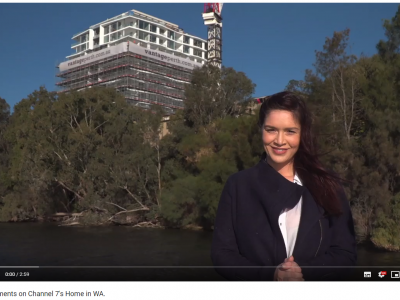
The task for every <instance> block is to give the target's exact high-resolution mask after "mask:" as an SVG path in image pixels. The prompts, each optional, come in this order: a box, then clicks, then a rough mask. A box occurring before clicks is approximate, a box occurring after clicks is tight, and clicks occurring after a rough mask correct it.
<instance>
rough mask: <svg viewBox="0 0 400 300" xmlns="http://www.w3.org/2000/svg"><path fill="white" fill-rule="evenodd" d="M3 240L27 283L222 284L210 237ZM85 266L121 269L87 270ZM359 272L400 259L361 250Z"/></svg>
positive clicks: (81, 233) (8, 262)
mask: <svg viewBox="0 0 400 300" xmlns="http://www.w3.org/2000/svg"><path fill="white" fill-rule="evenodd" d="M0 237H1V240H0V266H25V267H24V268H20V269H18V270H19V271H24V272H29V273H30V276H29V278H25V279H27V280H35V279H36V280H53V279H54V280H67V279H68V280H74V278H70V277H68V278H66V277H62V275H61V274H64V275H65V276H67V275H66V274H69V275H68V276H72V275H71V274H79V276H80V277H79V276H77V277H76V278H75V280H84V279H86V280H97V279H98V280H108V279H111V278H108V277H107V276H111V275H112V274H113V275H115V276H116V274H120V275H119V276H116V279H118V280H169V279H171V280H174V279H176V280H221V279H222V278H221V277H220V276H219V275H218V274H217V273H216V272H215V271H214V270H213V268H211V267H208V268H207V267H206V266H212V263H211V259H210V245H211V239H212V233H211V232H203V231H190V230H172V229H143V228H132V227H122V226H121V227H115V226H108V227H60V226H57V225H56V224H49V223H47V224H45V223H2V224H0ZM28 266H43V267H45V266H47V267H56V266H62V267H63V268H51V269H40V270H37V269H31V268H27V267H28ZM82 266H87V267H99V266H103V267H111V266H119V267H122V268H119V269H116V268H97V269H96V268H86V269H83V268H82ZM132 266H136V267H137V266H143V267H144V268H139V269H136V271H135V272H134V271H133V270H132V268H127V267H132ZM194 266H201V268H200V269H199V268H196V270H197V271H196V272H197V273H196V272H194V271H193V269H191V268H190V267H194ZM358 266H360V271H362V270H361V269H363V268H362V267H361V266H366V267H371V268H372V269H373V270H375V269H376V270H378V266H400V253H393V252H385V251H379V250H376V249H374V248H373V247H372V246H367V245H359V246H358ZM373 266H375V268H373ZM67 267H70V268H67ZM71 267H73V268H71ZM150 267H151V268H150ZM367 269H368V268H367ZM3 270H4V271H10V270H11V269H7V268H3ZM12 270H13V271H15V270H14V269H12ZM18 270H17V271H18ZM398 270H400V267H399V268H398ZM2 273H4V272H2ZM2 273H0V279H1V278H2V276H3V274H2ZM43 274H45V275H43ZM101 274H103V275H102V276H101ZM104 274H108V275H104ZM53 276H56V277H57V276H58V277H57V278H55V277H53ZM85 276H86V277H85ZM96 276H98V277H96ZM105 276H106V277H105ZM124 276H126V277H124ZM8 279H11V278H8Z"/></svg>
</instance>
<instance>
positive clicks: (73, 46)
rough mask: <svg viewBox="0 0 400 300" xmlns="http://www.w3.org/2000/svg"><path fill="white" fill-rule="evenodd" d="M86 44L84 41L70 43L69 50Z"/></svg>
mask: <svg viewBox="0 0 400 300" xmlns="http://www.w3.org/2000/svg"><path fill="white" fill-rule="evenodd" d="M86 42H87V41H84V42H74V43H72V45H71V48H75V47H76V46H79V45H82V44H84V43H86Z"/></svg>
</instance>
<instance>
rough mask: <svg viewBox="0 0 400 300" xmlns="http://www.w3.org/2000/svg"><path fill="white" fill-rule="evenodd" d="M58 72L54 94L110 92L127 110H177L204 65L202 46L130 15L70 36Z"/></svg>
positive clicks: (167, 26)
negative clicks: (70, 51) (68, 48)
mask: <svg viewBox="0 0 400 300" xmlns="http://www.w3.org/2000/svg"><path fill="white" fill-rule="evenodd" d="M72 39H73V40H74V41H75V43H74V44H73V45H72V47H71V48H72V49H73V50H74V51H75V52H74V53H73V54H71V55H69V56H67V59H68V60H67V61H65V62H62V63H61V64H60V65H59V66H58V68H59V73H58V74H57V77H58V78H59V81H58V82H57V83H56V85H57V86H58V87H59V92H60V93H63V92H68V91H70V90H81V89H85V88H89V87H92V86H106V87H113V88H115V89H116V90H117V91H119V92H121V93H122V94H123V95H124V96H125V98H126V100H127V101H128V102H129V103H131V104H132V105H135V106H139V107H142V108H149V106H150V105H151V104H158V105H162V106H163V107H164V108H165V110H166V112H167V113H174V111H175V110H176V109H182V108H183V102H184V85H185V83H188V82H190V78H191V74H192V72H193V69H194V68H196V67H201V66H202V65H203V64H204V63H205V62H206V61H207V50H206V49H207V41H206V40H204V39H201V38H199V37H195V36H192V35H189V34H187V33H185V32H184V31H183V30H182V29H181V28H180V27H179V26H178V25H176V24H173V23H170V22H167V21H164V20H161V19H158V18H155V17H153V16H150V15H147V14H144V13H141V12H138V11H136V10H132V11H129V12H126V13H123V14H121V15H119V16H117V17H114V18H112V19H108V20H106V21H104V22H101V23H98V24H96V25H93V26H90V27H89V28H88V29H87V30H85V31H82V32H80V33H78V34H75V35H74V36H73V37H72Z"/></svg>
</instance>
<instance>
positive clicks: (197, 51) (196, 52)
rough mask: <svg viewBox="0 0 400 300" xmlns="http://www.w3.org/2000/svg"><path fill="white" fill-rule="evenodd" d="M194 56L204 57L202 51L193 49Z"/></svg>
mask: <svg viewBox="0 0 400 300" xmlns="http://www.w3.org/2000/svg"><path fill="white" fill-rule="evenodd" d="M193 55H196V56H198V57H203V54H202V51H200V50H198V49H193Z"/></svg>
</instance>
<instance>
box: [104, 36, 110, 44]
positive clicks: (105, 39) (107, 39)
mask: <svg viewBox="0 0 400 300" xmlns="http://www.w3.org/2000/svg"><path fill="white" fill-rule="evenodd" d="M109 41H110V36H109V35H106V36H105V37H104V43H108V42H109Z"/></svg>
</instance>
